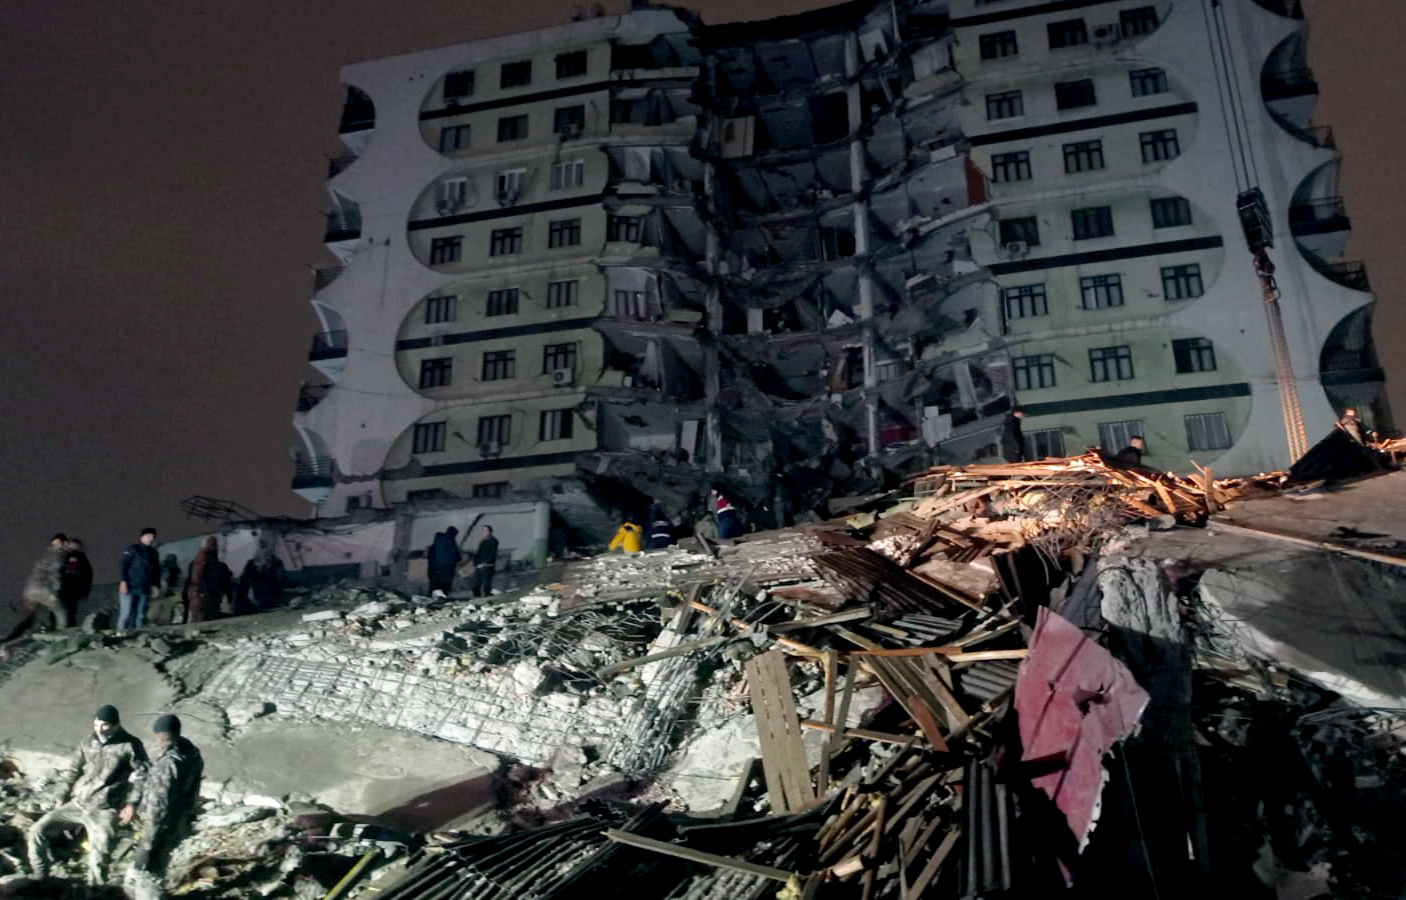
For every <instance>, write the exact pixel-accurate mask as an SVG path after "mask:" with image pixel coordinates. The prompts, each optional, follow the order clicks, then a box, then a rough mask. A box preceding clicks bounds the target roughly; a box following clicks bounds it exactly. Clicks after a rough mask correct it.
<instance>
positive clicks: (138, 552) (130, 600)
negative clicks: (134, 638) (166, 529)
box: [117, 528, 161, 629]
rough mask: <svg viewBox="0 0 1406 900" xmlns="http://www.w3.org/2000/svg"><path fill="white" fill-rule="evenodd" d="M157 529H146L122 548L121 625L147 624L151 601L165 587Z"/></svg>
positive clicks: (119, 578)
mask: <svg viewBox="0 0 1406 900" xmlns="http://www.w3.org/2000/svg"><path fill="white" fill-rule="evenodd" d="M155 543H156V529H155V528H143V529H142V533H141V537H140V539H139V540H138V541H137V543H135V544H133V545H132V546H130V547H128V548H127V549H126V550H123V551H122V560H121V561H120V562H119V563H118V576H117V577H118V582H117V591H118V607H117V609H118V612H117V627H118V628H119V629H124V628H141V627H143V626H144V625H146V605H147V601H148V600H150V599H151V598H152V596H153V595H154V594H155V593H156V592H157V591H159V590H161V560H160V559H158V558H157V556H156V549H155V548H154V547H152V545H153V544H155Z"/></svg>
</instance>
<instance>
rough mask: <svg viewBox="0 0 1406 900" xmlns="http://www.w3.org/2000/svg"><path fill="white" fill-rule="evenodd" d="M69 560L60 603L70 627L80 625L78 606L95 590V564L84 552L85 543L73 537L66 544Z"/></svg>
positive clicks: (61, 588)
mask: <svg viewBox="0 0 1406 900" xmlns="http://www.w3.org/2000/svg"><path fill="white" fill-rule="evenodd" d="M64 549H65V550H67V551H68V559H67V560H65V561H64V567H63V575H62V576H61V577H60V579H59V602H60V603H61V604H63V611H64V615H65V616H66V617H67V618H68V624H69V625H77V624H78V604H80V603H82V602H83V601H84V600H87V599H88V594H89V593H91V592H92V590H93V564H92V563H90V562H89V561H88V554H86V553H84V552H83V542H82V541H80V540H79V539H78V538H76V537H71V538H69V539H68V540H67V541H65V542H64Z"/></svg>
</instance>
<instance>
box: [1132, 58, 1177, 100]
mask: <svg viewBox="0 0 1406 900" xmlns="http://www.w3.org/2000/svg"><path fill="white" fill-rule="evenodd" d="M1171 89H1172V88H1171V85H1170V84H1168V82H1167V70H1166V69H1164V68H1162V67H1161V66H1149V67H1147V68H1145V69H1133V70H1132V71H1131V72H1129V73H1128V90H1129V91H1130V92H1131V93H1132V95H1133V96H1134V97H1155V96H1157V95H1158V94H1166V93H1169V92H1170V91H1171Z"/></svg>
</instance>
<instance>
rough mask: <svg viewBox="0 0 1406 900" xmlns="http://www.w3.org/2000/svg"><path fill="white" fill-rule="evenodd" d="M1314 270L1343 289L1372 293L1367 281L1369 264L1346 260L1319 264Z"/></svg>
mask: <svg viewBox="0 0 1406 900" xmlns="http://www.w3.org/2000/svg"><path fill="white" fill-rule="evenodd" d="M1314 268H1316V269H1317V270H1318V271H1319V272H1321V273H1323V274H1324V275H1325V276H1327V277H1328V278H1331V279H1332V280H1333V281H1336V282H1337V283H1338V284H1340V285H1342V286H1343V287H1348V288H1352V289H1353V290H1355V291H1370V290H1371V289H1372V288H1371V285H1370V284H1369V283H1368V281H1367V264H1366V263H1364V262H1360V261H1357V260H1346V261H1343V262H1330V263H1319V264H1318V265H1316V266H1314Z"/></svg>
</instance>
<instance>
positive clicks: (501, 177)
mask: <svg viewBox="0 0 1406 900" xmlns="http://www.w3.org/2000/svg"><path fill="white" fill-rule="evenodd" d="M526 181H527V170H526V169H505V170H504V171H502V172H499V173H498V178H497V179H496V180H495V181H494V185H495V187H494V196H496V197H497V198H498V203H499V204H500V205H510V204H513V203H516V202H517V201H518V198H519V197H521V196H522V186H523V184H524V183H526Z"/></svg>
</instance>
